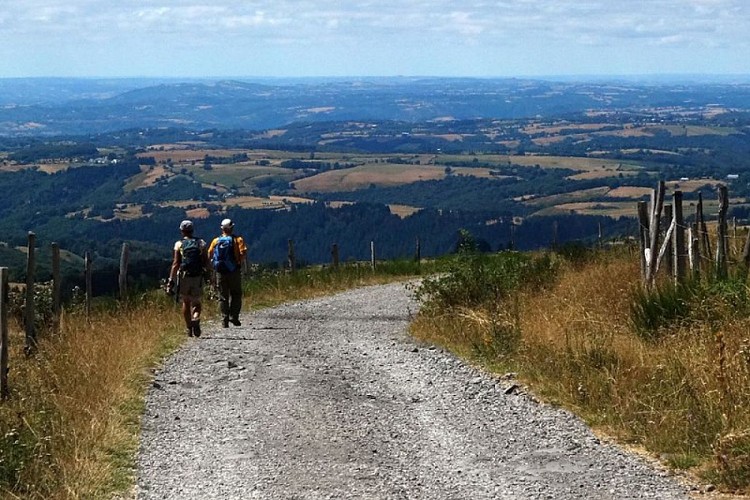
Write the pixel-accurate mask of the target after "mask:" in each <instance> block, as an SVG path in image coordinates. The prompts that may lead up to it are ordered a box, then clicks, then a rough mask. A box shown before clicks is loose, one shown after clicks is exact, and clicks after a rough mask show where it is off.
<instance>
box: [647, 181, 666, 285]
mask: <svg viewBox="0 0 750 500" xmlns="http://www.w3.org/2000/svg"><path fill="white" fill-rule="evenodd" d="M653 200H654V201H653V204H652V206H651V220H650V221H649V231H650V234H649V245H648V248H649V251H650V252H649V261H648V263H647V267H646V274H647V279H646V283H647V286H648V287H651V286H652V285H653V283H654V280H655V278H656V258H657V252H656V249H657V248H658V247H659V226H660V223H661V213H662V210H663V209H664V181H659V184H658V186H657V188H656V191H655V192H654V194H653Z"/></svg>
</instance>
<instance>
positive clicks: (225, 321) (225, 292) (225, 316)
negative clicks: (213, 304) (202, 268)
mask: <svg viewBox="0 0 750 500" xmlns="http://www.w3.org/2000/svg"><path fill="white" fill-rule="evenodd" d="M228 278H229V275H228V274H218V275H217V280H216V281H217V284H218V288H219V310H220V311H221V317H222V325H223V326H224V328H227V327H228V326H229V298H230V295H231V293H230V289H229V279H228Z"/></svg>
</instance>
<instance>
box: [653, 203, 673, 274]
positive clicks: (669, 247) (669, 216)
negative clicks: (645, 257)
mask: <svg viewBox="0 0 750 500" xmlns="http://www.w3.org/2000/svg"><path fill="white" fill-rule="evenodd" d="M664 220H665V223H666V224H670V228H671V227H672V224H673V223H674V214H673V213H672V205H671V204H669V203H665V204H664ZM669 234H670V235H671V234H674V231H672V232H671V233H669ZM664 244H665V245H666V249H665V250H666V255H669V258H668V259H667V274H668V275H670V276H673V275H674V258H673V254H674V245H673V241H672V238H667V237H666V236H665V237H664ZM656 267H657V268H659V267H660V266H656Z"/></svg>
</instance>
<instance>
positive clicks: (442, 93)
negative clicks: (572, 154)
mask: <svg viewBox="0 0 750 500" xmlns="http://www.w3.org/2000/svg"><path fill="white" fill-rule="evenodd" d="M707 104H717V105H722V106H726V107H735V108H747V107H750V84H747V83H745V84H724V83H710V84H698V83H696V84H674V83H672V84H654V83H649V84H644V83H629V82H619V83H608V82H598V83H578V82H551V81H542V80H520V79H497V80H482V79H447V78H424V79H412V78H403V79H385V78H383V79H377V78H374V79H358V80H283V81H276V80H273V81H269V82H264V83H257V82H245V81H238V80H225V81H218V82H209V81H176V80H155V79H151V80H138V79H123V80H116V79H115V80H85V79H5V80H0V134H3V135H12V134H31V135H55V134H78V133H80V134H83V133H96V132H108V131H114V130H120V129H126V128H142V127H186V128H192V129H197V130H203V129H210V128H244V129H255V130H257V129H268V128H274V127H280V126H283V125H286V124H289V123H292V122H305V121H341V120H401V121H410V122H417V121H426V120H433V119H439V118H446V117H451V118H456V119H474V118H497V119H513V118H529V117H534V116H537V115H539V116H546V117H549V116H553V115H555V116H560V115H565V114H569V113H579V112H582V111H584V110H588V109H637V108H639V107H654V106H665V107H666V106H677V105H679V106H685V105H695V106H701V105H707Z"/></svg>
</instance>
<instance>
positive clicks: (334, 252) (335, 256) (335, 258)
mask: <svg viewBox="0 0 750 500" xmlns="http://www.w3.org/2000/svg"><path fill="white" fill-rule="evenodd" d="M331 263H332V265H333V268H334V269H338V268H339V245H338V243H334V244H333V245H331Z"/></svg>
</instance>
